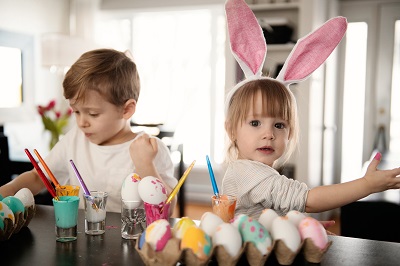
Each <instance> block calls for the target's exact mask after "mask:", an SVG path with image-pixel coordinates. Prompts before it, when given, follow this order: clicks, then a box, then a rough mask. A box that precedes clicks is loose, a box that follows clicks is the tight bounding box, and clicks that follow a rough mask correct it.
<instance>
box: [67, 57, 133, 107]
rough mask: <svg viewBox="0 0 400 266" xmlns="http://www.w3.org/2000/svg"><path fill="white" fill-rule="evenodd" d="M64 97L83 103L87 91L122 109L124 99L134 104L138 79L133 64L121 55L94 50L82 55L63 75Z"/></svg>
mask: <svg viewBox="0 0 400 266" xmlns="http://www.w3.org/2000/svg"><path fill="white" fill-rule="evenodd" d="M63 87H64V97H65V98H66V99H72V98H74V97H75V98H76V100H77V101H85V95H86V93H85V92H86V91H87V90H93V91H97V92H98V93H100V95H102V96H103V97H104V98H105V99H106V100H107V101H108V102H110V103H112V104H114V105H116V106H123V105H124V104H125V103H126V101H127V100H129V99H134V100H135V101H136V102H137V101H138V98H139V93H140V79H139V74H138V72H137V69H136V64H135V63H134V62H133V61H132V60H131V59H130V58H129V57H128V56H127V55H126V54H125V53H123V52H120V51H116V50H113V49H97V50H92V51H89V52H86V53H84V54H83V55H82V56H81V57H80V58H79V59H78V60H77V61H76V62H75V63H74V64H73V65H72V67H71V68H70V69H69V70H68V72H67V74H66V75H65V78H64V82H63Z"/></svg>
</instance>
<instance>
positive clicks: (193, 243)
mask: <svg viewBox="0 0 400 266" xmlns="http://www.w3.org/2000/svg"><path fill="white" fill-rule="evenodd" d="M180 247H181V249H182V250H183V249H186V248H188V249H191V250H192V251H193V253H194V254H195V255H196V256H197V257H198V258H199V259H200V260H206V259H207V258H209V256H210V255H211V254H210V253H211V249H212V242H211V238H210V236H208V235H207V234H206V233H205V232H204V231H203V230H202V229H201V228H199V227H197V226H194V225H193V226H191V227H189V228H188V229H187V230H186V232H185V234H184V235H183V237H182V240H181V244H180Z"/></svg>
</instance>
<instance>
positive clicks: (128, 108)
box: [123, 99, 136, 119]
mask: <svg viewBox="0 0 400 266" xmlns="http://www.w3.org/2000/svg"><path fill="white" fill-rule="evenodd" d="M135 111H136V101H135V100H134V99H129V100H127V101H126V103H125V104H124V113H123V116H124V118H125V119H129V118H131V116H133V114H134V113H135Z"/></svg>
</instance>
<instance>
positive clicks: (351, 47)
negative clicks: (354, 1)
mask: <svg viewBox="0 0 400 266" xmlns="http://www.w3.org/2000/svg"><path fill="white" fill-rule="evenodd" d="M367 31H368V26H367V24H366V23H365V22H354V23H349V25H348V30H347V35H346V59H345V72H344V73H345V74H344V96H343V114H344V115H343V123H342V127H343V130H342V132H343V135H342V182H345V181H349V180H352V179H354V177H358V176H359V175H360V171H361V167H362V163H363V161H362V160H363V159H362V151H363V133H364V108H365V107H364V101H365V73H366V55H367V52H366V51H367Z"/></svg>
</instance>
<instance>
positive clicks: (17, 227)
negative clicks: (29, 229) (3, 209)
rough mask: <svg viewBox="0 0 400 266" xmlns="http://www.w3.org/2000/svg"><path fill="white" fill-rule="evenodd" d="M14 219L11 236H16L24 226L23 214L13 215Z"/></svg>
mask: <svg viewBox="0 0 400 266" xmlns="http://www.w3.org/2000/svg"><path fill="white" fill-rule="evenodd" d="M14 217H15V224H14V231H13V234H16V233H18V232H19V230H21V228H22V227H23V226H24V224H25V217H24V213H23V212H17V213H14Z"/></svg>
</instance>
